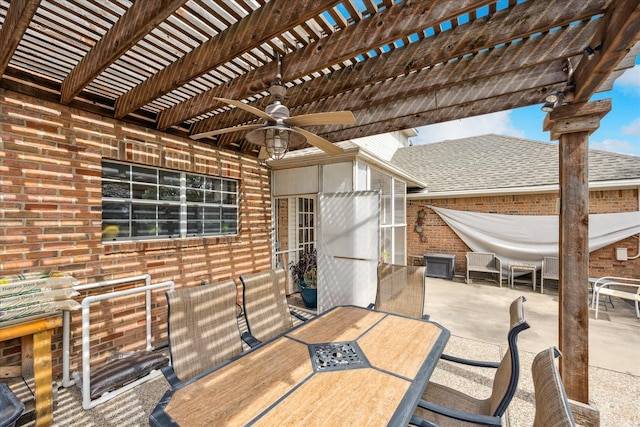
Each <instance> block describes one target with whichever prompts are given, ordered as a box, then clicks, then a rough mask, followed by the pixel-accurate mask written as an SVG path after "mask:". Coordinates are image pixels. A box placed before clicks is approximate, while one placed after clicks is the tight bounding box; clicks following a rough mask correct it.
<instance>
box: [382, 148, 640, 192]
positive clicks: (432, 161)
mask: <svg viewBox="0 0 640 427" xmlns="http://www.w3.org/2000/svg"><path fill="white" fill-rule="evenodd" d="M391 164H393V165H394V166H396V167H397V168H399V169H402V170H404V171H405V172H407V173H409V174H411V175H412V176H415V177H416V178H418V179H420V180H421V181H423V182H426V183H427V185H428V186H427V188H426V190H428V191H429V192H447V191H464V190H492V189H499V188H518V187H531V186H543V185H554V184H558V145H557V144H553V143H547V142H540V141H532V140H528V139H522V138H514V137H510V136H501V135H483V136H476V137H471V138H463V139H457V140H448V141H442V142H436V143H433V144H425V145H416V146H411V147H405V148H400V149H398V150H397V151H396V153H395V154H394V156H393V158H392V159H391ZM638 178H640V157H636V156H629V155H624V154H617V153H610V152H606V151H599V150H589V181H590V182H595V181H610V180H611V181H615V180H626V179H638Z"/></svg>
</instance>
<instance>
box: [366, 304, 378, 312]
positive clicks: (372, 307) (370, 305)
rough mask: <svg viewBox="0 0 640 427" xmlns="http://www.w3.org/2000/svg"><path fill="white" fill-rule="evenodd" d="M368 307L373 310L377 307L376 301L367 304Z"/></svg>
mask: <svg viewBox="0 0 640 427" xmlns="http://www.w3.org/2000/svg"><path fill="white" fill-rule="evenodd" d="M367 308H368V309H369V310H373V309H375V308H376V305H375V304H374V303H371V304H369V305H368V306H367Z"/></svg>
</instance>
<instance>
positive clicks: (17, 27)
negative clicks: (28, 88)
mask: <svg viewBox="0 0 640 427" xmlns="http://www.w3.org/2000/svg"><path fill="white" fill-rule="evenodd" d="M39 5H40V0H13V1H12V2H10V3H9V10H8V11H7V16H6V17H5V20H4V23H3V24H2V28H0V40H2V49H0V78H2V75H3V74H4V72H5V70H6V69H7V66H8V65H9V61H10V60H11V57H12V56H13V53H14V52H15V51H16V49H17V48H18V44H19V43H20V40H22V35H23V34H24V33H25V31H27V28H28V27H29V23H30V22H31V19H32V18H33V15H35V13H36V10H38V6H39Z"/></svg>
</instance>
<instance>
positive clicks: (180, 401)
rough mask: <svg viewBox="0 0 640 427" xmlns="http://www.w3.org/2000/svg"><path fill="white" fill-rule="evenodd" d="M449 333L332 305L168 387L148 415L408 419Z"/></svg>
mask: <svg viewBox="0 0 640 427" xmlns="http://www.w3.org/2000/svg"><path fill="white" fill-rule="evenodd" d="M448 338H449V331H447V330H446V329H444V328H442V327H441V326H439V325H437V324H435V323H431V322H426V321H423V320H419V319H410V318H405V317H400V316H395V315H391V314H387V313H381V312H377V311H372V310H368V309H364V308H360V307H353V306H345V307H337V308H335V309H332V310H329V311H327V312H326V313H324V314H322V315H320V316H318V317H316V318H314V319H313V320H311V321H308V322H305V323H303V324H302V325H300V326H298V327H296V328H294V329H292V330H291V331H289V332H287V333H285V334H283V335H282V336H279V337H277V338H275V339H273V340H271V341H268V342H266V343H264V344H263V345H261V346H259V347H256V348H255V349H252V350H251V351H249V352H247V353H244V354H242V355H241V356H240V357H238V358H236V359H234V360H233V361H232V362H230V363H228V364H225V365H223V366H221V367H218V368H216V369H214V370H213V371H211V372H209V373H206V374H203V375H200V376H198V377H196V378H193V379H192V380H190V381H187V382H185V383H184V384H182V385H180V386H178V387H176V388H175V389H173V390H170V391H168V392H167V394H166V395H165V396H164V397H163V399H162V400H161V402H160V403H159V404H158V406H157V407H156V409H155V410H154V411H153V414H152V416H151V419H150V420H151V423H152V425H168V424H169V423H172V422H173V423H177V424H179V425H181V426H211V425H216V426H220V425H246V424H251V425H256V426H273V425H304V426H313V425H339V424H340V425H354V424H358V425H367V426H376V425H381V426H386V425H406V424H407V423H408V422H409V420H410V418H411V415H412V414H413V411H414V409H415V407H416V405H417V402H418V399H419V398H420V396H421V395H422V393H423V391H424V388H425V387H426V385H427V383H428V381H429V377H430V376H431V373H432V372H433V369H434V368H435V365H436V363H437V362H438V359H439V357H440V355H441V354H442V350H443V349H444V346H445V344H446V342H447V340H448ZM318 352H319V353H318ZM174 425H175V424H174Z"/></svg>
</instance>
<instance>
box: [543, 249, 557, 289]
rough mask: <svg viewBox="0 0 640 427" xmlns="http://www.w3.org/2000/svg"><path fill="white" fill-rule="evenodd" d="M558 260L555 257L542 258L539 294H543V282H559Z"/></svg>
mask: <svg viewBox="0 0 640 427" xmlns="http://www.w3.org/2000/svg"><path fill="white" fill-rule="evenodd" d="M559 261H560V260H559V259H558V258H556V257H547V256H546V257H542V270H541V272H540V293H541V294H543V293H544V281H545V279H547V280H556V281H557V280H560V267H559Z"/></svg>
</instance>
